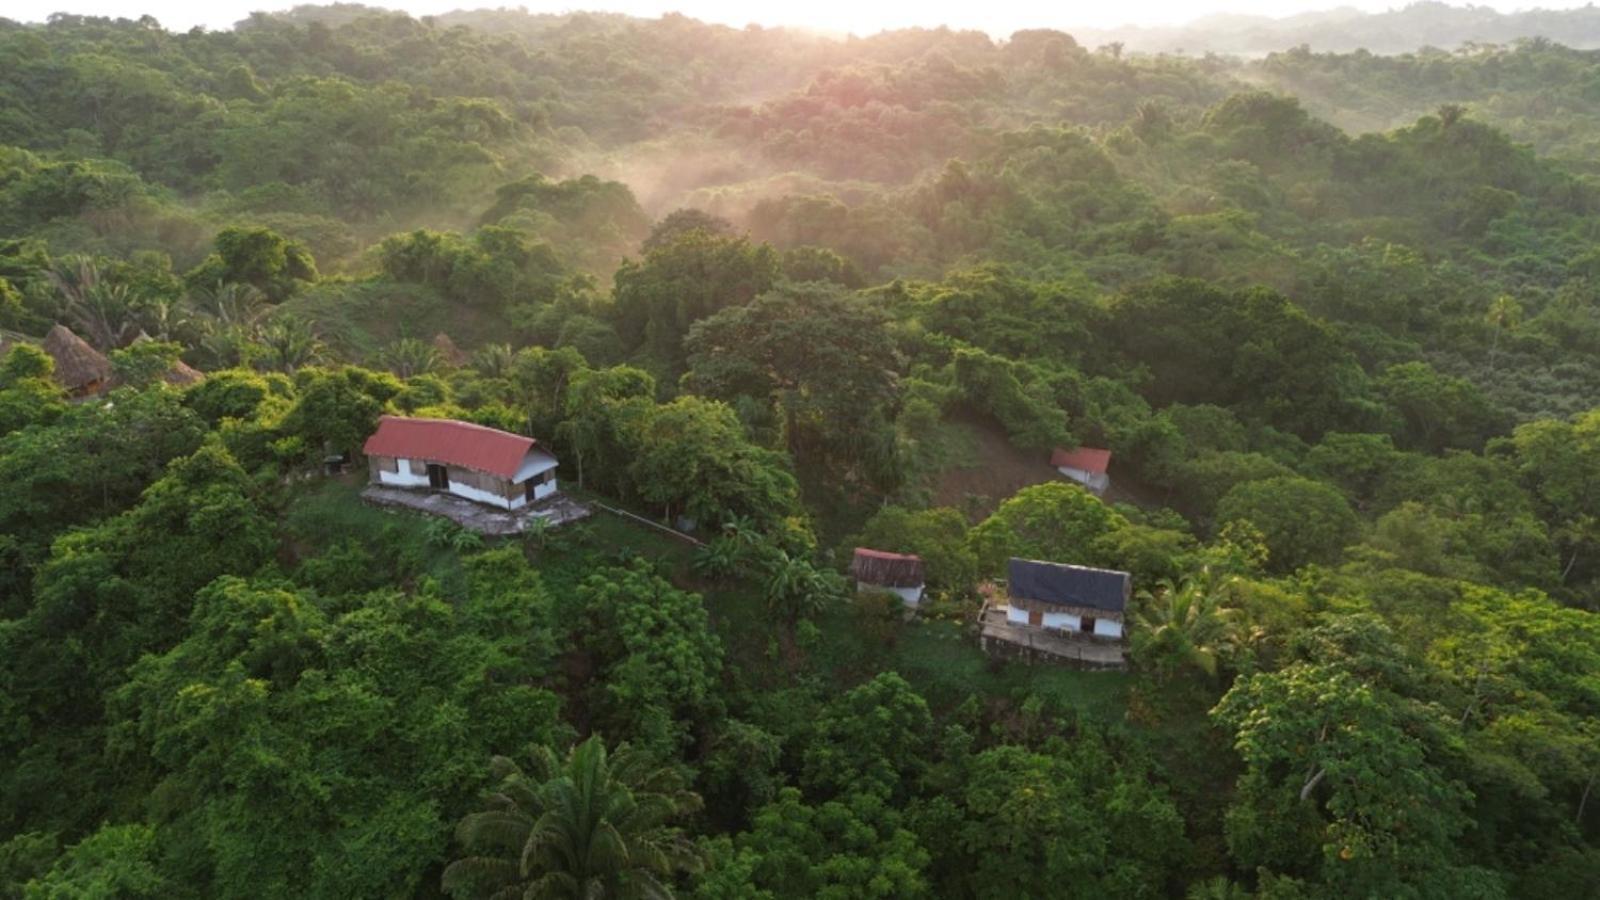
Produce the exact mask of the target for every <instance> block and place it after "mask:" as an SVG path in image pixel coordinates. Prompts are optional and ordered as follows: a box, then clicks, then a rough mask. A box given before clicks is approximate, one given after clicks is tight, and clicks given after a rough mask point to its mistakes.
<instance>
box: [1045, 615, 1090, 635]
mask: <svg viewBox="0 0 1600 900" xmlns="http://www.w3.org/2000/svg"><path fill="white" fill-rule="evenodd" d="M1044 627H1046V628H1056V629H1059V630H1061V631H1077V630H1079V629H1081V628H1082V627H1083V620H1082V619H1079V618H1078V617H1077V616H1075V615H1073V614H1072V613H1052V612H1047V613H1045V614H1044Z"/></svg>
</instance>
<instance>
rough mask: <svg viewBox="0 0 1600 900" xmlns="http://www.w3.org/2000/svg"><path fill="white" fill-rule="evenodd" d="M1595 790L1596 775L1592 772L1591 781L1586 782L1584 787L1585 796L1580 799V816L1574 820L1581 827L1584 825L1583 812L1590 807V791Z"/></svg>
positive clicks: (1590, 774)
mask: <svg viewBox="0 0 1600 900" xmlns="http://www.w3.org/2000/svg"><path fill="white" fill-rule="evenodd" d="M1593 788H1594V773H1593V772H1590V773H1589V780H1588V781H1587V782H1585V783H1584V785H1583V796H1581V797H1579V798H1578V815H1577V816H1576V817H1574V818H1573V820H1572V821H1573V822H1574V823H1576V824H1577V825H1578V826H1580V827H1582V825H1583V810H1584V808H1585V807H1587V806H1588V805H1589V791H1590V790H1592V789H1593Z"/></svg>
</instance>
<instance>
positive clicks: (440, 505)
mask: <svg viewBox="0 0 1600 900" xmlns="http://www.w3.org/2000/svg"><path fill="white" fill-rule="evenodd" d="M361 499H362V500H365V501H366V502H368V503H371V504H373V505H375V506H387V507H398V508H402V509H414V510H416V511H417V512H424V513H429V514H430V515H435V516H443V517H444V518H446V519H449V520H450V521H452V522H455V523H456V524H457V525H460V526H461V527H462V528H466V529H468V530H470V531H476V532H477V533H479V534H485V535H492V536H504V535H511V534H522V533H523V532H525V531H528V530H529V529H530V523H532V522H533V521H534V520H538V519H542V520H544V521H546V522H548V523H550V524H549V527H555V526H558V525H565V524H566V523H568V522H576V521H578V520H579V519H583V518H587V517H588V516H589V515H590V509H589V507H587V506H585V505H584V504H582V503H579V502H578V501H576V500H574V499H572V498H571V497H568V496H567V495H566V494H563V493H561V492H559V491H557V492H556V493H555V494H553V495H551V496H549V497H546V498H544V499H543V500H540V501H538V502H537V503H532V504H529V505H528V506H525V507H523V508H522V509H515V510H505V509H495V508H494V507H492V506H485V505H483V504H482V503H474V502H473V501H471V500H467V499H465V498H463V497H457V496H456V495H454V494H446V493H443V492H441V491H424V490H410V489H407V488H397V487H385V486H380V485H376V484H373V485H368V486H367V487H366V489H365V490H363V491H362V492H361ZM532 527H538V526H532Z"/></svg>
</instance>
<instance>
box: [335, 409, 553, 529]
mask: <svg viewBox="0 0 1600 900" xmlns="http://www.w3.org/2000/svg"><path fill="white" fill-rule="evenodd" d="M361 449H362V452H363V453H365V454H366V456H367V464H368V467H369V468H370V470H371V473H372V483H373V484H377V485H387V486H390V487H409V488H418V489H426V490H434V491H442V492H446V493H450V494H454V495H456V496H458V497H464V498H466V499H468V500H473V501H476V502H478V503H483V504H487V505H490V506H497V507H499V508H501V509H521V508H522V507H524V506H526V505H528V504H529V503H533V502H535V501H539V500H543V499H545V498H547V497H549V496H551V495H553V494H555V492H556V466H557V465H558V463H557V460H556V458H555V456H554V455H553V454H551V453H550V452H548V451H547V450H545V449H543V448H542V447H541V446H540V445H539V442H538V441H536V440H534V439H533V438H531V437H526V436H524V435H520V434H512V433H511V432H509V431H501V430H499V429H497V428H489V427H486V426H483V425H474V424H472V423H471V422H461V421H457V420H455V419H421V418H408V417H402V416H384V417H383V418H381V419H379V420H378V430H377V431H375V432H373V434H372V436H371V437H369V438H367V442H366V444H365V445H364V446H363V447H362V448H361Z"/></svg>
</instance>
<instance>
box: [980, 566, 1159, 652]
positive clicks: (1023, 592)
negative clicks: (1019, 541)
mask: <svg viewBox="0 0 1600 900" xmlns="http://www.w3.org/2000/svg"><path fill="white" fill-rule="evenodd" d="M1006 592H1007V594H1008V595H1009V597H1010V603H1009V607H1008V609H1007V611H1006V620H1007V621H1008V622H1009V623H1010V624H1012V625H1021V626H1026V627H1030V628H1043V629H1046V630H1051V631H1057V632H1062V633H1065V634H1067V635H1069V636H1082V637H1091V638H1103V639H1106V640H1121V639H1122V617H1123V614H1124V613H1125V612H1126V611H1127V608H1128V600H1129V599H1130V597H1131V596H1132V593H1133V576H1131V575H1129V574H1128V573H1127V572H1118V571H1114V570H1112V569H1092V568H1089V567H1088V566H1073V565H1068V564H1066V563H1055V562H1041V561H1039V560H1033V559H1012V560H1011V562H1010V564H1009V565H1008V566H1007V567H1006Z"/></svg>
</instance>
